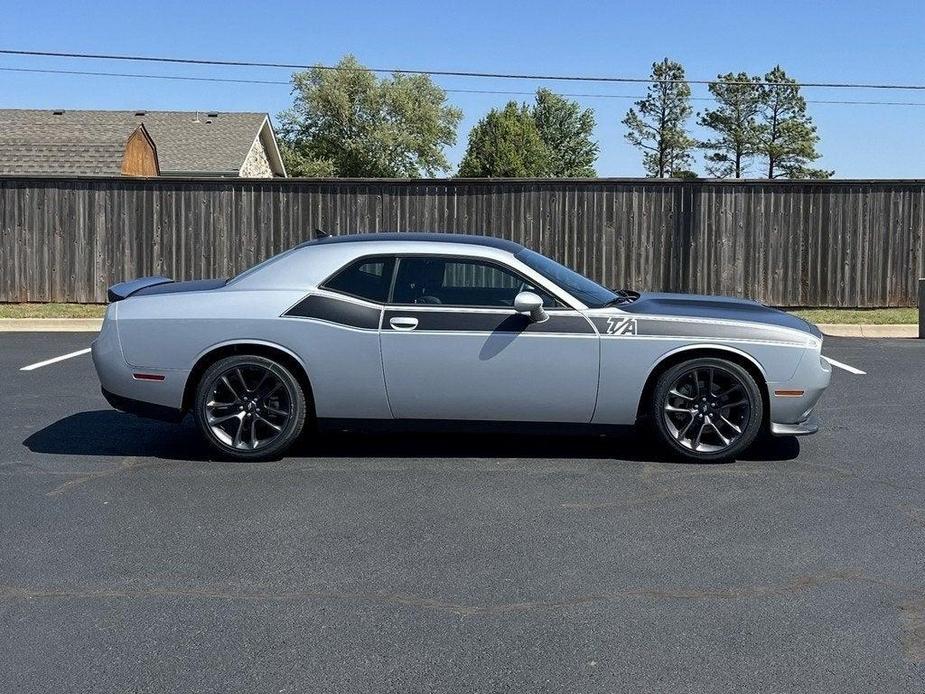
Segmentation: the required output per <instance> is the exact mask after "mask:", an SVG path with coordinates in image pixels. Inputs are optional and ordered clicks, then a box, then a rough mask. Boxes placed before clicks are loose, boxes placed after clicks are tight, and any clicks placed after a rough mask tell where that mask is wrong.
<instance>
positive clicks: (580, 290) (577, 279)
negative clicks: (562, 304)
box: [514, 248, 617, 308]
mask: <svg viewBox="0 0 925 694" xmlns="http://www.w3.org/2000/svg"><path fill="white" fill-rule="evenodd" d="M514 257H515V258H517V259H518V260H519V261H521V262H522V263H524V264H525V265H527V266H528V267H530V268H532V269H534V270H536V271H537V272H538V273H540V274H541V275H542V276H543V277H545V278H546V279H548V280H550V281H552V282H555V283H556V284H557V285H558V286H559V287H561V288H562V289H565V290H566V291H567V292H568V293H569V294H571V295H572V296H575V297H577V298H578V299H580V300H581V301H583V302H584V303H585V304H587V305H588V306H590V307H591V308H600V307H602V306H606V305H607V304H609V303H610V302H612V301H613V300H614V299H616V298H617V295H616V294H615V293H614V292H612V291H610V290H609V289H607V288H606V287H602V286H601V285H599V284H598V283H597V282H594V281H592V280H589V279H588V278H587V277H585V276H584V275H579V274H578V273H577V272H575V271H574V270H570V269H569V268H567V267H565V266H564V265H560V264H559V263H557V262H556V261H555V260H552V259H551V258H547V257H546V256H545V255H540V254H539V253H537V252H536V251H531V250H530V249H529V248H525V249H523V250H522V251H518V252H517V253H516V254H515V255H514Z"/></svg>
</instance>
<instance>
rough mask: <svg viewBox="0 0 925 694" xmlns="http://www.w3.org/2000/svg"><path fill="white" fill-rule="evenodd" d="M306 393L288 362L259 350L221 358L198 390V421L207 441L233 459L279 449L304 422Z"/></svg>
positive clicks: (258, 456)
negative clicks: (260, 353) (257, 352)
mask: <svg viewBox="0 0 925 694" xmlns="http://www.w3.org/2000/svg"><path fill="white" fill-rule="evenodd" d="M305 412H306V405H305V394H304V393H303V391H302V387H301V385H300V384H299V381H298V379H297V378H296V377H295V376H294V375H293V374H292V373H291V372H290V370H289V369H288V368H286V366H284V365H283V364H280V363H279V362H276V361H274V360H272V359H268V358H266V357H261V356H257V355H236V356H231V357H226V358H224V359H220V360H219V361H217V362H216V363H215V364H213V365H212V366H210V367H209V368H208V369H206V371H205V373H204V374H203V375H202V378H201V379H200V381H199V386H198V388H197V390H196V400H195V405H194V414H195V417H196V423H197V424H198V426H199V429H200V431H202V434H203V436H205V438H206V440H207V441H208V442H209V444H210V445H211V446H212V447H213V448H214V449H215V450H216V451H218V452H219V453H221V454H222V455H223V456H226V457H229V458H233V459H237V460H266V459H269V458H275V457H278V456H280V455H282V454H283V453H284V452H285V451H286V450H287V449H288V448H289V447H290V446H291V445H292V443H293V442H294V441H295V440H296V439H297V438H298V436H299V434H300V433H301V431H302V427H303V425H304V423H305Z"/></svg>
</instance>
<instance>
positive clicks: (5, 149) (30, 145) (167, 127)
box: [0, 109, 267, 175]
mask: <svg viewBox="0 0 925 694" xmlns="http://www.w3.org/2000/svg"><path fill="white" fill-rule="evenodd" d="M266 118H267V115H266V114H265V113H224V112H222V113H217V114H216V113H214V112H212V113H207V112H204V111H199V112H196V111H63V112H61V111H44V110H27V109H0V173H10V174H22V173H37V174H38V173H64V174H97V175H118V174H119V171H120V166H121V162H122V152H123V151H124V146H125V140H126V139H127V138H128V136H129V134H131V132H132V131H133V130H135V128H137V127H138V126H139V125H141V124H144V126H145V129H146V130H147V131H148V133H149V134H150V136H151V139H152V140H153V141H154V144H155V146H156V147H157V155H158V160H159V162H160V170H161V174H162V175H163V174H166V175H170V174H190V175H196V174H200V175H204V174H211V175H217V174H224V175H237V174H238V172H239V171H240V169H241V166H242V164H243V163H244V160H245V158H246V157H247V154H248V152H249V151H250V149H251V147H252V146H253V143H254V140H255V139H256V138H257V136H258V133H259V132H260V128H261V126H262V125H263V123H264V121H265V120H266ZM120 133H124V137H122V139H121V144H122V148H121V149H120V150H119V156H118V165H116V166H115V167H114V166H113V161H114V160H113V153H112V146H113V143H114V142H115V139H116V137H117V135H118V134H120ZM95 167H96V168H95Z"/></svg>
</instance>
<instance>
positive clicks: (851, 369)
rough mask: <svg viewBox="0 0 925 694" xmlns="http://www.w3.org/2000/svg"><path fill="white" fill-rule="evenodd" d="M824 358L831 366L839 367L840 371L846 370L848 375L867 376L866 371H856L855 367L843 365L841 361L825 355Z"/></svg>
mask: <svg viewBox="0 0 925 694" xmlns="http://www.w3.org/2000/svg"><path fill="white" fill-rule="evenodd" d="M822 358H823V359H825V360H826V361H827V362H829V364H831V365H832V366H837V367H838V368H839V369H844V370H845V371H847V372H848V373H852V374H857V375H859V376H866V375H867V372H866V371H861V370H860V369H856V368H855V367H853V366H849V365H848V364H842V363H841V362H840V361H835V360H834V359H832V358H831V357H827V356H825V355H823V356H822Z"/></svg>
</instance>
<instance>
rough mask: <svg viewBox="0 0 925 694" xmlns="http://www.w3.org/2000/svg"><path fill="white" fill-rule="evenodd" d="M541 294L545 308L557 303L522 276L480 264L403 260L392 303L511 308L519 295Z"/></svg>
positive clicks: (399, 268) (454, 259) (438, 260)
mask: <svg viewBox="0 0 925 694" xmlns="http://www.w3.org/2000/svg"><path fill="white" fill-rule="evenodd" d="M522 291H529V292H534V293H536V294H539V296H540V297H541V298H542V299H543V304H544V305H545V306H548V307H552V306H555V305H556V301H555V299H553V298H552V297H551V296H549V295H548V294H547V293H545V292H543V291H542V290H540V289H538V288H537V287H535V286H533V285H532V284H530V283H529V282H528V281H526V280H524V279H523V278H522V277H520V276H519V275H516V274H515V273H513V272H510V271H508V270H505V269H503V268H500V267H498V266H497V265H493V264H491V263H485V262H481V261H478V260H459V259H456V258H401V259H400V260H399V263H398V275H397V277H396V279H395V293H394V294H393V297H392V302H393V303H396V304H447V305H451V306H489V307H499V308H504V307H510V306H513V305H514V297H515V296H517V294H518V293H519V292H522Z"/></svg>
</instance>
